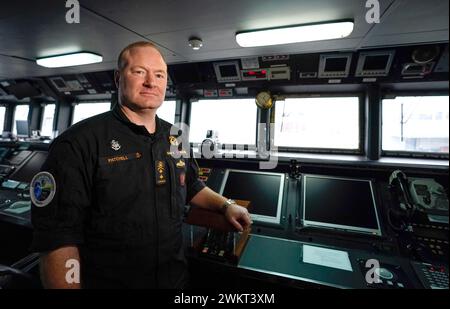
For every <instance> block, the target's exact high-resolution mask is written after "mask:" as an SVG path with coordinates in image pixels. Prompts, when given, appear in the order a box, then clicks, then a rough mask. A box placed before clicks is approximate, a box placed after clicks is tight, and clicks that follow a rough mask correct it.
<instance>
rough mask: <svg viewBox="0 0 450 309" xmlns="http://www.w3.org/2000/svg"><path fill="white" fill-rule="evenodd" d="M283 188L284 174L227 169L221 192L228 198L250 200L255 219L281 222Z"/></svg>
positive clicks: (253, 218) (252, 214)
mask: <svg viewBox="0 0 450 309" xmlns="http://www.w3.org/2000/svg"><path fill="white" fill-rule="evenodd" d="M283 188H284V174H278V173H266V172H254V171H242V170H227V171H226V172H225V177H224V179H223V182H222V187H221V189H220V193H221V194H222V195H223V196H225V197H227V198H231V199H235V200H245V201H250V202H251V204H250V209H249V211H250V214H251V217H252V220H253V221H255V222H267V223H274V224H279V223H280V218H281V208H282V203H283Z"/></svg>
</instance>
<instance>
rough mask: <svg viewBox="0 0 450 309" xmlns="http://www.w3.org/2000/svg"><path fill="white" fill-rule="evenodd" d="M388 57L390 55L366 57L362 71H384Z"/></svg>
mask: <svg viewBox="0 0 450 309" xmlns="http://www.w3.org/2000/svg"><path fill="white" fill-rule="evenodd" d="M389 57H390V55H378V56H366V59H365V61H364V67H363V70H364V71H373V70H385V69H386V66H387V65H388V62H389Z"/></svg>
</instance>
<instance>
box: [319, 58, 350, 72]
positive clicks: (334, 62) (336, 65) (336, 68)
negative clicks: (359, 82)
mask: <svg viewBox="0 0 450 309" xmlns="http://www.w3.org/2000/svg"><path fill="white" fill-rule="evenodd" d="M347 61H348V58H347V57H344V58H327V60H326V62H325V72H344V71H345V70H346V67H347Z"/></svg>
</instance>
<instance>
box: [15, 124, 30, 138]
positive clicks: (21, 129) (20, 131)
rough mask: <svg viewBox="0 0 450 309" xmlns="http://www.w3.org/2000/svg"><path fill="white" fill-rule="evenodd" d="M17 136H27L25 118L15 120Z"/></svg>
mask: <svg viewBox="0 0 450 309" xmlns="http://www.w3.org/2000/svg"><path fill="white" fill-rule="evenodd" d="M16 128H17V137H29V136H30V130H29V128H28V121H27V120H16Z"/></svg>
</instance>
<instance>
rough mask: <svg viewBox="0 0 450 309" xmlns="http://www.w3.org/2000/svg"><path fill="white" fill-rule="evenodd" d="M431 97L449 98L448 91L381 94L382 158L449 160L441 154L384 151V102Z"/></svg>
mask: <svg viewBox="0 0 450 309" xmlns="http://www.w3.org/2000/svg"><path fill="white" fill-rule="evenodd" d="M431 96H449V92H448V91H396V92H389V91H383V92H382V94H381V100H380V104H381V108H380V114H381V115H380V118H381V119H380V128H379V130H380V158H385V157H392V158H411V159H412V158H414V159H437V160H448V159H449V154H448V153H447V154H446V153H439V152H419V151H401V150H383V101H384V100H385V99H395V98H396V97H431Z"/></svg>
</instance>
